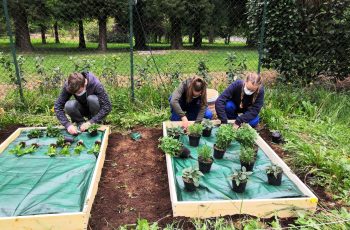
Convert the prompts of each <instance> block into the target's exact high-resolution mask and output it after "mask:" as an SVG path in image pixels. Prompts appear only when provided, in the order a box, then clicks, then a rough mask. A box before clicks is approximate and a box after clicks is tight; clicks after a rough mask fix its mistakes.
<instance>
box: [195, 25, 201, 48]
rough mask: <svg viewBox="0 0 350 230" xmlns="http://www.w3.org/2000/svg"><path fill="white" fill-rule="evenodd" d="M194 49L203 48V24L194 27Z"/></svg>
mask: <svg viewBox="0 0 350 230" xmlns="http://www.w3.org/2000/svg"><path fill="white" fill-rule="evenodd" d="M193 38H194V41H193V47H194V48H201V47H202V35H201V24H199V23H196V25H195V26H194V33H193Z"/></svg>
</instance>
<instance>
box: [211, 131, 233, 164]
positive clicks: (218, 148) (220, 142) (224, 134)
mask: <svg viewBox="0 0 350 230" xmlns="http://www.w3.org/2000/svg"><path fill="white" fill-rule="evenodd" d="M234 139H235V132H234V130H233V127H232V125H229V124H223V125H221V126H220V127H219V129H218V131H217V132H216V143H215V144H214V157H215V158H216V159H222V158H223V157H224V154H225V152H226V149H227V148H228V146H229V145H230V144H231V142H232V141H233V140H234Z"/></svg>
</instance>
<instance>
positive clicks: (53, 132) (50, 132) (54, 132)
mask: <svg viewBox="0 0 350 230" xmlns="http://www.w3.org/2000/svg"><path fill="white" fill-rule="evenodd" d="M60 135H61V131H60V129H59V128H56V127H52V126H51V125H49V126H48V127H47V129H46V136H47V137H59V136H60Z"/></svg>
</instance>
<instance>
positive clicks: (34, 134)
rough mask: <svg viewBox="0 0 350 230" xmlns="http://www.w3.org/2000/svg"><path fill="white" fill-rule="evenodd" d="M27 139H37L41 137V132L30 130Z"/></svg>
mask: <svg viewBox="0 0 350 230" xmlns="http://www.w3.org/2000/svg"><path fill="white" fill-rule="evenodd" d="M27 136H28V138H30V139H33V138H39V137H42V136H43V132H42V130H39V129H32V130H30V131H29V132H28V135H27Z"/></svg>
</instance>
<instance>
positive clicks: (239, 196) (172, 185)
mask: <svg viewBox="0 0 350 230" xmlns="http://www.w3.org/2000/svg"><path fill="white" fill-rule="evenodd" d="M215 123H216V124H218V123H219V122H218V121H215ZM179 125H181V122H164V123H163V135H164V136H167V131H166V129H167V128H169V127H175V126H179ZM216 131H217V128H214V129H213V132H212V135H211V137H202V138H201V140H200V143H199V146H203V145H204V144H205V145H208V146H211V147H213V145H214V144H215V133H216ZM180 141H181V142H182V143H183V144H184V146H185V147H188V148H189V149H190V151H191V158H188V159H183V158H177V157H172V156H170V155H168V154H167V155H166V161H167V171H168V180H169V189H170V198H171V202H172V210H173V215H174V216H185V217H193V218H209V217H217V216H225V215H234V214H249V215H253V216H257V217H264V218H267V217H271V216H274V215H277V216H279V217H292V216H295V215H296V212H295V211H296V210H308V211H315V210H316V206H317V202H318V199H317V197H316V196H315V195H314V194H313V193H312V192H311V191H310V190H309V189H308V188H307V187H306V185H304V184H303V183H302V182H301V181H300V179H299V178H298V177H297V176H296V175H295V174H294V173H293V172H292V171H291V170H290V168H289V167H288V166H287V165H286V164H285V163H284V162H283V161H282V159H280V158H279V157H278V155H277V154H276V153H275V152H274V151H273V150H272V149H271V148H270V146H269V145H268V144H267V143H266V142H265V141H264V140H263V139H262V138H261V137H260V136H257V139H256V141H255V144H256V145H257V146H258V147H259V149H258V153H257V155H256V162H255V165H254V170H253V173H252V175H250V176H249V177H250V178H249V179H248V182H247V188H246V191H245V192H243V193H236V192H234V191H233V190H232V183H231V179H230V176H231V175H232V173H233V172H234V171H237V170H241V164H240V159H239V152H240V144H239V143H238V142H237V141H233V142H232V143H231V144H230V146H229V147H228V148H227V150H226V153H225V155H224V157H223V158H222V159H214V163H213V165H212V167H211V170H210V172H209V173H206V174H205V175H204V176H202V177H201V178H200V182H199V186H198V188H197V189H196V190H195V191H194V192H189V191H187V190H185V189H184V183H183V180H182V170H183V169H184V168H188V167H198V163H197V157H198V156H197V149H198V148H197V147H191V146H190V145H189V141H188V137H187V136H182V137H181V138H180ZM272 163H273V164H276V165H279V166H281V167H282V169H283V179H282V184H281V185H280V186H273V185H269V184H268V180H267V175H266V171H265V170H266V168H267V167H268V166H270V165H271V164H272Z"/></svg>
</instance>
